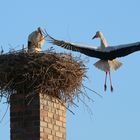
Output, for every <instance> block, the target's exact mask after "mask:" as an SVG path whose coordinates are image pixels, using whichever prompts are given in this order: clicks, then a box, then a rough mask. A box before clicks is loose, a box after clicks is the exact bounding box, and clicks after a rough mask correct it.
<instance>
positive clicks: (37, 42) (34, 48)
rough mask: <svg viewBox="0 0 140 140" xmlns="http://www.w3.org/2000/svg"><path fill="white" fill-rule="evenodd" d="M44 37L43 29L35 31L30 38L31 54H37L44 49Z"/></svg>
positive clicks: (29, 47) (29, 49)
mask: <svg viewBox="0 0 140 140" xmlns="http://www.w3.org/2000/svg"><path fill="white" fill-rule="evenodd" d="M44 41H45V39H44V36H43V33H42V29H41V28H40V27H39V28H38V29H37V30H36V31H33V32H32V33H31V34H29V36H28V52H29V53H34V52H35V53H37V52H40V51H41V50H42V49H41V47H42V45H43V44H44Z"/></svg>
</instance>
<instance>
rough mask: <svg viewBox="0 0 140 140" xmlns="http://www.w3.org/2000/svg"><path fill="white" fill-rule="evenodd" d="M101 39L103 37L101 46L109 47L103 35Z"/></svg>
mask: <svg viewBox="0 0 140 140" xmlns="http://www.w3.org/2000/svg"><path fill="white" fill-rule="evenodd" d="M100 39H101V47H103V48H105V47H108V43H107V41H106V39H105V37H104V36H103V35H102V36H101V37H100Z"/></svg>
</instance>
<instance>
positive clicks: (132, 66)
mask: <svg viewBox="0 0 140 140" xmlns="http://www.w3.org/2000/svg"><path fill="white" fill-rule="evenodd" d="M38 26H41V27H43V28H45V29H46V30H47V31H48V32H49V33H50V34H51V35H52V36H53V37H55V38H57V39H63V40H68V41H72V42H75V43H85V44H93V45H99V40H91V37H92V36H93V35H94V34H95V32H96V31H97V30H101V31H102V32H103V33H104V35H105V36H106V38H107V40H108V43H109V44H110V45H118V44H123V43H132V42H136V41H140V1H139V0H133V1H132V0H114V1H113V0H105V1H103V0H96V1H95V0H59V1H58V0H24V1H20V0H12V1H9V0H0V45H2V46H3V48H4V50H6V51H7V50H8V49H9V48H11V46H13V48H14V47H16V49H20V47H19V46H20V45H22V44H25V45H27V36H28V34H29V33H31V32H32V31H33V30H35V29H36V28H37V27H38ZM50 46H52V45H51V44H47V43H46V44H45V45H44V47H43V48H44V49H47V48H48V47H50ZM55 48H56V50H57V51H62V52H64V51H65V52H68V51H66V50H64V49H59V47H57V46H55ZM73 54H74V55H75V56H79V53H74V52H73ZM82 58H83V59H85V58H86V59H87V57H86V56H84V55H82ZM119 60H120V61H121V62H122V63H123V66H122V68H120V69H119V70H118V71H116V72H113V73H112V78H113V85H114V92H113V93H110V90H109V89H108V90H107V92H106V93H104V92H103V83H104V73H103V72H101V71H99V70H98V69H96V68H94V67H93V64H94V63H95V62H96V61H97V59H94V58H89V62H88V63H87V64H86V65H87V67H89V70H88V72H87V75H88V76H89V80H87V81H86V82H85V84H86V85H87V86H88V87H90V88H92V89H94V90H96V91H97V92H99V93H101V94H102V95H103V98H102V99H101V98H99V97H98V96H96V95H94V94H93V93H92V92H88V94H89V95H90V97H92V99H94V100H95V102H94V103H90V102H89V101H88V100H86V101H85V102H86V103H87V104H88V105H89V107H90V108H91V110H92V112H93V115H90V113H89V112H88V111H87V109H86V107H85V106H84V105H83V104H82V103H80V102H79V103H77V104H78V105H79V108H71V109H72V110H73V112H75V114H76V115H75V116H74V115H72V114H71V113H69V112H67V140H85V139H88V140H92V139H94V140H103V139H104V140H124V139H127V140H132V139H134V140H140V109H139V106H140V102H139V100H140V75H139V72H140V52H137V53H134V54H132V55H129V56H127V57H125V58H120V59H119ZM108 84H109V83H108ZM5 108H6V105H2V104H0V118H1V117H2V115H3V113H4V111H5ZM9 123H10V120H9V112H8V113H7V115H6V117H5V118H4V120H3V122H2V123H1V124H0V140H10V132H9V131H10V130H9Z"/></svg>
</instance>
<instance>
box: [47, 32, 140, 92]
mask: <svg viewBox="0 0 140 140" xmlns="http://www.w3.org/2000/svg"><path fill="white" fill-rule="evenodd" d="M47 36H48V41H49V42H50V43H52V44H54V45H57V46H61V47H63V48H66V49H69V50H73V51H78V52H80V53H83V54H85V55H87V56H90V57H95V58H99V59H100V60H99V61H98V62H96V63H95V64H94V66H95V67H97V68H99V69H100V70H102V71H105V73H106V75H105V83H104V90H105V91H106V88H107V86H106V80H107V74H109V77H110V89H111V91H113V86H112V82H111V75H110V71H111V70H117V69H118V68H119V67H120V66H121V65H122V63H121V62H119V61H117V60H116V59H115V58H117V57H123V56H126V55H129V54H131V53H133V52H136V51H139V50H140V42H136V43H131V44H123V45H118V46H108V44H107V41H106V39H105V37H104V36H103V34H102V33H101V32H100V31H97V32H96V34H95V36H94V37H93V38H92V39H95V38H100V40H101V45H100V47H95V46H89V45H81V44H75V43H71V42H66V41H63V40H57V39H54V38H53V37H51V36H50V35H49V34H48V33H47Z"/></svg>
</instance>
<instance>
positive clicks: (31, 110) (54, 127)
mask: <svg viewBox="0 0 140 140" xmlns="http://www.w3.org/2000/svg"><path fill="white" fill-rule="evenodd" d="M27 103H28V102H26V100H25V97H24V96H23V95H20V94H17V95H16V94H15V95H12V96H11V99H10V127H11V140H30V139H31V140H66V108H65V107H64V106H63V105H62V104H61V103H60V102H59V101H58V100H57V99H52V98H51V99H50V98H49V97H48V96H45V97H44V96H42V95H41V94H40V95H38V96H37V97H36V98H35V99H34V100H33V101H32V102H31V103H30V104H27Z"/></svg>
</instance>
